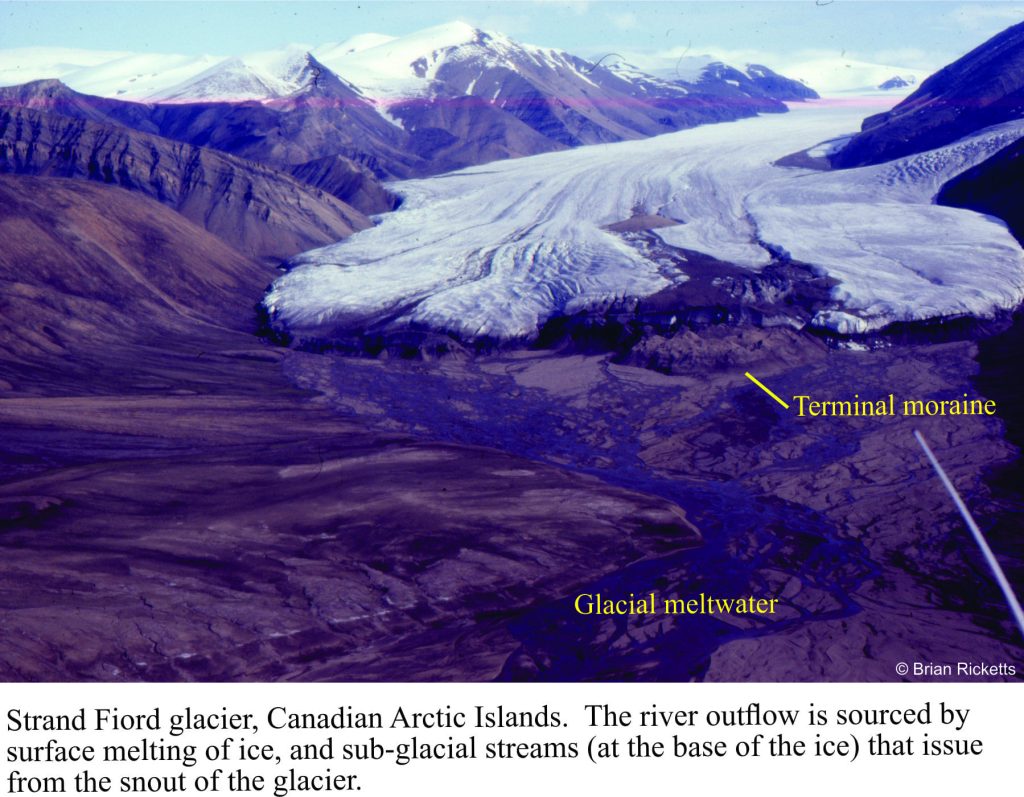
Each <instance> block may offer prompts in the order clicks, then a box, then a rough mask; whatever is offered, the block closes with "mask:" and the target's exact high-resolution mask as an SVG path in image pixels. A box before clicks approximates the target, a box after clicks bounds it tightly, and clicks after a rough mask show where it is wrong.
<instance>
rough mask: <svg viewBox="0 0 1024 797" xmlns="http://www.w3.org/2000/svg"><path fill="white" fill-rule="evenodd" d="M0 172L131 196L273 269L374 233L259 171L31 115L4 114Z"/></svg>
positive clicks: (125, 133)
mask: <svg viewBox="0 0 1024 797" xmlns="http://www.w3.org/2000/svg"><path fill="white" fill-rule="evenodd" d="M65 96H66V95H65ZM0 171H6V172H15V173H19V174H40V175H52V176H59V177H73V178H78V179H87V180H94V181H98V182H102V183H106V184H111V185H117V186H120V187H122V188H127V189H129V190H131V191H135V192H139V193H141V194H144V195H146V196H149V197H152V198H154V199H157V200H158V201H160V202H163V203H164V204H167V205H169V206H170V207H172V208H174V209H175V210H177V211H178V212H180V213H181V214H182V215H183V216H184V217H185V218H187V219H190V220H192V221H195V222H197V223H198V224H200V225H201V226H203V227H205V228H206V229H207V230H209V231H210V232H213V233H214V234H215V235H217V236H218V237H220V238H221V239H222V240H224V241H226V242H227V243H229V244H230V245H231V246H233V247H234V248H236V249H238V250H239V251H241V252H244V253H246V254H248V255H252V256H255V257H260V258H267V259H271V260H279V259H282V258H285V257H288V256H289V255H291V254H294V253H295V252H299V251H302V250H305V249H307V248H308V247H310V246H315V245H318V244H321V245H322V244H324V243H327V242H331V241H335V240H337V239H339V238H345V237H347V236H348V235H351V234H352V233H353V232H354V231H356V230H361V229H365V228H367V227H369V226H370V221H369V220H368V219H367V218H366V217H365V216H364V215H363V214H362V213H360V212H359V211H357V210H355V209H354V208H352V207H350V206H348V205H346V204H345V203H343V202H341V201H340V200H338V199H336V198H335V197H334V196H332V195H330V194H328V193H326V192H324V191H320V190H318V189H315V188H312V187H309V186H306V185H304V184H302V183H300V182H298V181H297V180H295V179H293V178H292V177H290V176H288V175H285V174H282V173H280V172H277V171H274V170H272V169H269V168H267V167H265V166H261V165H259V164H255V163H251V162H247V161H244V160H241V159H239V158H235V157H231V156H229V155H225V154H223V153H220V152H217V151H214V150H211V149H207V148H204V147H198V146H194V145H190V144H181V143H178V142H175V141H170V140H167V139H164V138H161V137H159V136H154V135H148V134H144V133H139V132H136V131H133V130H129V129H127V128H124V127H115V126H110V125H107V124H99V123H96V122H92V121H86V120H83V119H75V118H69V117H67V116H62V115H60V114H58V113H53V112H51V111H42V110H35V109H33V108H10V107H6V108H5V107H2V106H0Z"/></svg>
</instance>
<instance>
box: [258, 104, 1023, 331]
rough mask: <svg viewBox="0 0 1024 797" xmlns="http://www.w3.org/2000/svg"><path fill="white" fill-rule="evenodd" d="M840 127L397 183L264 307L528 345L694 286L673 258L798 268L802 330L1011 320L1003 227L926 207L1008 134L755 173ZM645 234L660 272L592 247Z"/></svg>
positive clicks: (315, 322) (828, 121)
mask: <svg viewBox="0 0 1024 797" xmlns="http://www.w3.org/2000/svg"><path fill="white" fill-rule="evenodd" d="M858 122H859V111H858V109H857V108H856V107H854V108H850V107H849V105H847V104H843V105H837V106H833V105H829V104H827V103H824V104H819V105H815V106H810V107H794V108H793V110H792V112H791V113H788V114H784V115H779V116H771V117H761V118H755V119H748V120H742V121H739V122H732V123H726V124H720V125H711V126H706V127H701V128H696V129H692V130H686V131H682V132H679V133H675V134H669V135H664V136H659V137H657V138H652V139H647V140H643V141H631V142H625V143H619V144H608V145H595V146H591V147H585V148H582V149H577V150H572V151H567V152H557V153H548V154H545V155H538V156H535V157H530V158H522V159H518V160H512V161H506V162H502V163H495V164H489V165H487V166H480V167H474V168H471V169H466V170H463V171H460V172H455V173H452V174H448V175H444V176H441V177H436V178H428V179H423V180H415V181H407V182H403V183H397V184H395V186H394V188H395V190H396V191H397V192H398V193H399V194H400V195H401V196H402V197H403V200H404V201H403V204H402V206H401V207H400V208H399V209H398V210H397V211H395V212H394V213H391V214H388V215H386V216H383V217H381V219H380V223H379V224H378V225H377V226H376V227H374V228H373V229H370V230H366V231H363V232H361V233H359V234H357V235H355V236H353V237H351V238H349V239H347V240H346V241H344V242H342V243H339V244H335V245H332V246H328V247H324V248H322V249H317V250H313V251H311V252H307V253H305V254H304V255H301V256H299V257H297V258H294V259H293V260H292V261H290V263H289V265H290V267H291V269H290V271H289V272H288V273H287V274H285V275H284V276H282V277H280V278H279V279H278V280H277V281H276V282H275V283H274V284H273V286H272V287H271V290H270V292H269V293H268V294H267V296H266V297H265V299H264V304H265V306H266V308H267V309H268V311H269V314H270V317H271V322H272V324H273V325H274V326H275V327H276V328H277V329H279V330H281V331H287V332H289V333H291V334H292V335H293V336H294V337H295V338H298V339H300V340H331V339H335V338H339V337H346V336H351V335H358V334H364V333H367V332H370V333H375V334H376V333H391V332H401V331H403V330H429V331H432V332H438V333H447V334H451V335H455V336H457V337H459V338H460V339H463V340H468V341H472V340H481V339H488V340H495V341H517V340H530V339H533V338H535V337H536V335H537V334H538V328H539V327H540V326H541V325H542V324H544V323H545V322H546V321H548V320H550V319H552V318H556V317H559V316H564V315H567V314H572V313H575V312H578V311H582V310H585V309H588V308H592V307H596V306H601V305H602V304H605V303H608V302H611V301H614V300H616V299H621V298H625V297H631V298H642V297H646V296H650V295H652V294H654V293H657V292H659V291H662V290H663V289H665V288H667V287H671V286H673V285H678V284H681V283H683V282H685V281H686V280H687V279H689V278H690V277H695V276H701V273H700V272H699V271H698V270H699V269H701V268H702V266H701V265H700V262H701V261H700V258H696V257H692V256H691V257H689V259H687V255H686V254H685V252H684V251H683V250H689V251H690V252H696V253H700V254H701V255H709V256H711V257H713V258H717V259H718V260H720V261H726V262H728V263H732V264H735V265H737V266H740V267H742V268H744V269H747V270H748V271H751V272H759V271H761V270H762V269H764V268H765V267H766V266H768V265H770V264H772V263H778V262H779V261H780V260H781V261H783V262H785V261H788V260H790V259H792V260H793V261H795V262H798V263H804V264H808V265H810V266H812V267H813V268H814V269H815V270H817V271H818V272H819V273H821V274H822V275H826V276H827V277H829V278H831V279H832V280H834V281H835V283H836V285H835V288H834V289H833V292H832V297H831V299H832V301H831V304H830V306H829V307H827V308H824V309H822V310H821V311H820V312H818V314H817V316H816V317H815V318H814V321H813V323H814V324H816V325H818V326H821V327H825V328H829V329H832V330H834V331H836V332H839V333H842V334H853V333H863V332H869V331H872V330H877V329H880V328H882V327H885V326H886V325H887V324H890V323H892V322H895V321H915V320H924V319H930V318H939V317H947V316H960V315H965V314H969V315H975V316H986V315H991V314H992V313H993V312H995V311H996V310H998V309H1000V308H1008V307H1012V306H1014V305H1016V304H1017V303H1019V302H1020V301H1021V299H1022V297H1024V252H1022V250H1021V248H1020V247H1019V245H1018V244H1017V243H1016V241H1015V240H1014V239H1013V237H1012V236H1011V235H1010V234H1009V233H1008V232H1007V230H1006V229H1005V227H1003V226H1002V225H1000V224H999V223H997V222H994V221H993V220H991V219H990V218H988V217H985V216H981V215H979V214H976V213H972V212H970V211H964V210H958V209H952V208H945V207H938V206H936V205H934V204H933V203H932V201H933V198H934V196H935V194H936V193H937V191H938V189H939V187H940V186H941V185H942V184H943V183H945V182H946V181H948V180H949V179H950V178H951V177H952V176H954V175H955V174H958V173H959V172H961V171H963V170H964V169H967V168H970V167H971V166H972V165H974V164H975V163H977V162H979V161H980V160H982V159H984V158H985V157H988V155H990V154H991V153H992V152H994V151H996V150H997V149H998V148H1000V147H1002V146H1005V145H1006V144H1007V143H1008V142H1010V141H1013V140H1015V139H1017V138H1019V137H1021V135H1022V134H1024V122H1018V123H1008V124H1005V125H1001V126H998V127H996V128H990V129H988V130H985V131H982V132H980V133H979V134H977V135H975V136H973V137H971V138H970V139H965V140H964V141H961V142H958V143H956V144H953V145H950V146H948V147H945V148H943V149H940V150H935V151H932V152H928V153H923V154H921V155H916V156H913V157H910V158H906V159H904V160H901V161H896V162H893V163H890V164H884V165H881V166H876V167H868V168H864V169H856V170H849V171H844V172H816V171H811V170H807V169H799V168H780V167H778V166H775V165H774V162H775V161H777V160H778V159H780V158H781V157H783V156H784V155H786V154H788V153H790V152H792V151H794V149H797V148H800V147H804V148H806V147H811V146H813V145H815V144H816V143H818V142H820V141H823V140H826V139H830V138H835V137H837V136H839V135H841V134H843V133H844V132H848V131H849V130H851V129H853V128H855V127H856V125H857V124H858ZM648 217H657V218H660V219H664V220H667V221H666V224H668V225H670V226H662V225H660V224H659V225H658V226H657V229H656V230H652V231H651V232H652V234H656V235H657V236H658V237H660V238H661V239H662V240H663V241H664V242H665V243H666V244H668V245H669V247H676V248H677V249H678V250H679V255H680V256H679V257H676V258H673V259H670V260H666V259H665V258H663V257H660V256H657V255H656V254H652V252H654V251H655V250H657V249H658V248H655V250H652V249H651V248H650V247H647V248H645V247H641V246H635V245H634V243H635V241H633V240H632V239H631V238H630V236H629V235H620V234H616V233H614V232H612V231H610V230H609V229H607V228H608V227H609V226H614V227H615V228H616V229H621V226H622V225H621V224H620V223H621V222H623V220H628V219H637V218H648ZM674 222H679V223H674Z"/></svg>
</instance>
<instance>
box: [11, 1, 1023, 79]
mask: <svg viewBox="0 0 1024 797" xmlns="http://www.w3.org/2000/svg"><path fill="white" fill-rule="evenodd" d="M819 3H822V4H820V5H819ZM453 19H461V20H464V21H467V22H470V23H472V24H474V25H478V26H481V27H484V28H487V29H492V30H499V31H501V32H503V33H507V34H509V35H510V36H512V37H514V38H517V39H520V40H522V41H527V42H530V43H533V44H540V45H545V46H551V47H558V48H563V49H566V50H570V51H572V52H575V53H577V54H579V55H583V56H594V55H598V54H600V53H601V52H604V51H609V52H610V51H613V50H624V51H629V52H660V51H675V52H678V50H679V48H681V47H691V48H692V51H693V52H694V53H701V52H715V53H716V54H722V53H727V52H743V53H757V52H762V53H765V56H764V59H765V62H767V61H768V60H769V59H771V58H772V56H773V55H775V56H782V55H784V54H785V55H792V53H794V52H796V51H808V52H810V51H822V52H844V51H845V52H846V53H847V54H848V55H849V54H855V55H856V56H858V57H864V58H865V59H866V60H873V61H884V62H887V63H897V62H898V63H902V64H905V65H907V66H921V67H929V68H934V67H936V66H939V65H941V64H944V63H946V62H948V61H949V60H952V59H953V58H955V57H957V56H959V55H961V54H963V53H964V52H966V51H967V50H969V49H971V48H973V47H974V46H976V45H977V44H980V43H981V42H982V41H984V40H985V39H986V38H988V37H989V36H991V35H992V34H994V33H996V32H998V31H999V30H1002V29H1003V28H1005V27H1008V26H1009V25H1011V24H1014V23H1015V22H1019V21H1024V0H1020V2H1013V0H1005V1H1004V2H988V3H981V2H979V3H973V2H916V1H914V0H902V1H901V0H890V1H889V2H870V0H835V2H831V3H827V4H826V0H817V2H815V0H782V1H780V2H773V1H771V0H762V1H758V0H755V1H754V2H750V1H749V0H748V1H747V2H738V1H735V0H722V1H721V2H700V3H698V2H682V3H673V2H657V1H652V2H555V1H554V0H547V1H545V2H538V1H537V0H521V2H515V1H514V0H502V1H501V2H488V0H478V1H477V2H424V1H423V0H416V1H415V2H402V1H400V0H396V1H394V2H391V1H389V0H361V1H357V2H159V1H158V2H70V3H68V2H11V1H10V0H3V1H2V3H0V47H2V48H8V47H25V46H30V47H32V46H70V47H84V48H89V49H104V50H132V51H151V52H177V53H185V54H197V53H212V54H217V55H237V54H241V53H245V52H249V51H253V50H263V49H274V48H277V47H280V46H281V45H284V44H287V43H292V42H296V43H303V44H309V45H317V44H322V43H324V42H331V41H342V40H344V39H346V38H348V37H349V36H351V35H354V34H356V33H365V32H369V31H373V32H378V33H389V34H395V35H400V34H403V33H408V32H412V31H414V30H418V29H420V28H424V27H428V26H430V25H435V24H438V23H441V22H447V21H450V20H453Z"/></svg>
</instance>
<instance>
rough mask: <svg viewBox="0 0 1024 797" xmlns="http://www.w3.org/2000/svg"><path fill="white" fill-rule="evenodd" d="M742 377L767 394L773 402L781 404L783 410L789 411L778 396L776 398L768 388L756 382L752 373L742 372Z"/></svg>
mask: <svg viewBox="0 0 1024 797" xmlns="http://www.w3.org/2000/svg"><path fill="white" fill-rule="evenodd" d="M743 375H744V376H745V377H746V378H747V379H749V380H750V381H751V382H753V383H754V384H755V385H757V386H758V387H759V388H761V390H763V391H764V392H765V393H767V394H768V395H769V396H771V397H772V398H773V399H775V400H776V401H777V402H779V404H781V405H782V406H783V407H785V408H786V409H787V410H788V409H789V405H788V404H787V403H786V402H785V401H783V400H782V399H780V398H779V397H778V396H776V395H775V394H774V393H772V391H770V390H769V389H768V388H766V387H765V386H764V385H762V384H761V383H760V382H759V381H758V379H757V377H756V376H754V375H753V374H752V373H750V371H744V372H743Z"/></svg>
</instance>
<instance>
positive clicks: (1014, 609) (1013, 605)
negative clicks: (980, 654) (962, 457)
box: [914, 429, 1024, 634]
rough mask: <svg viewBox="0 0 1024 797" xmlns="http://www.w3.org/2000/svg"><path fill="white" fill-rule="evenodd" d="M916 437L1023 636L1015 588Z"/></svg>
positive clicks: (928, 450)
mask: <svg viewBox="0 0 1024 797" xmlns="http://www.w3.org/2000/svg"><path fill="white" fill-rule="evenodd" d="M914 437H916V438H917V442H918V443H920V444H921V448H922V449H924V453H925V456H927V457H928V460H929V461H930V462H931V463H932V467H933V468H935V472H936V473H938V474H939V478H940V479H941V480H942V484H943V486H944V487H945V488H946V492H947V493H949V496H950V498H952V499H953V503H954V504H956V508H957V509H958V510H960V516H961V517H962V518H963V519H964V523H966V524H967V528H969V529H970V530H971V534H973V535H974V541H975V542H976V543H978V547H979V548H981V552H982V554H984V556H985V561H986V562H988V566H989V567H990V568H991V569H992V574H993V575H994V576H995V577H996V583H998V584H999V588H1000V589H1001V590H1002V591H1003V596H1004V597H1005V598H1006V603H1007V604H1008V605H1009V607H1010V612H1011V613H1012V614H1013V618H1014V619H1015V620H1016V621H1017V626H1018V627H1019V628H1020V632H1021V634H1024V609H1021V606H1020V601H1019V600H1017V596H1016V595H1015V594H1014V592H1013V587H1012V586H1010V582H1009V580H1008V579H1007V578H1006V574H1005V573H1004V572H1003V568H1002V567H1000V566H999V562H998V561H997V560H996V556H995V554H994V553H992V549H991V548H989V547H988V543H987V542H986V541H985V537H984V535H983V534H982V533H981V529H979V528H978V524H977V523H975V522H974V518H973V517H972V516H971V513H970V510H968V509H967V505H966V504H965V503H964V501H963V499H962V498H961V497H960V493H958V492H957V491H956V487H954V486H953V482H951V481H950V480H949V476H947V475H946V471H944V470H943V469H942V466H941V465H940V464H939V461H938V460H937V459H936V458H935V454H933V453H932V450H931V448H929V446H928V443H926V442H925V439H924V437H923V436H922V435H921V433H920V432H919V431H917V429H915V430H914Z"/></svg>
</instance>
